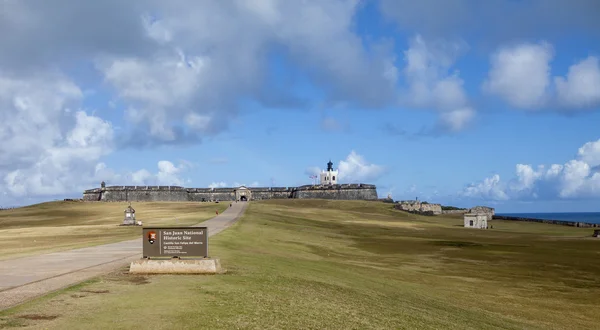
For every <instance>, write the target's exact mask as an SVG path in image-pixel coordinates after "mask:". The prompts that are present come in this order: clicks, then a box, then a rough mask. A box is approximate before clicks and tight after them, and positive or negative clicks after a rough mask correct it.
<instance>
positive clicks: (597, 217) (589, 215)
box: [496, 212, 600, 223]
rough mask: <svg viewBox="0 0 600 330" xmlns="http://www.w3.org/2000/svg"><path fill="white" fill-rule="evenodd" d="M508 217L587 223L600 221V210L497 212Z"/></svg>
mask: <svg viewBox="0 0 600 330" xmlns="http://www.w3.org/2000/svg"><path fill="white" fill-rule="evenodd" d="M496 215H503V216H506V217H521V218H532V219H544V220H563V221H577V222H587V223H600V212H565V213H497V214H496Z"/></svg>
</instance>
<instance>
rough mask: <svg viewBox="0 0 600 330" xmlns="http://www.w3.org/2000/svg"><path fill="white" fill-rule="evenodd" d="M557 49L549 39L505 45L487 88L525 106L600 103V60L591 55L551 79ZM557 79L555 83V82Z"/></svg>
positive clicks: (566, 106) (493, 62) (570, 106)
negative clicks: (564, 74) (565, 73)
mask: <svg viewBox="0 0 600 330" xmlns="http://www.w3.org/2000/svg"><path fill="white" fill-rule="evenodd" d="M553 57H554V49H553V47H552V46H551V45H550V44H548V43H547V42H540V43H523V44H517V45H511V46H504V47H501V48H500V49H499V50H498V51H496V52H495V53H494V54H493V55H492V56H491V68H490V71H489V73H488V77H487V79H486V80H485V82H484V83H483V86H482V88H483V90H484V91H485V92H487V93H489V94H491V95H496V96H498V97H500V98H502V99H504V100H506V102H508V103H509V104H510V105H512V106H515V107H517V108H521V109H529V110H536V109H541V108H554V109H560V108H563V109H569V110H577V109H587V108H590V107H593V106H597V105H600V61H599V60H598V58H597V57H594V56H590V57H588V58H586V59H584V60H582V61H580V62H578V63H575V64H573V65H572V66H570V67H569V70H568V73H567V76H566V78H565V77H560V76H556V77H554V79H553V80H551V79H550V74H551V72H550V71H551V66H550V63H551V61H552V59H553ZM552 82H554V84H552Z"/></svg>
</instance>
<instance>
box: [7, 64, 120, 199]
mask: <svg viewBox="0 0 600 330" xmlns="http://www.w3.org/2000/svg"><path fill="white" fill-rule="evenodd" d="M82 97H83V92H82V91H81V90H80V89H79V88H78V87H77V86H76V85H75V84H73V83H72V82H71V81H70V80H69V79H67V78H66V77H64V76H62V75H60V74H57V73H50V72H39V73H37V74H36V75H35V76H23V77H19V78H17V77H14V76H9V75H0V139H1V140H2V141H3V143H2V144H0V178H2V180H1V181H0V189H2V190H3V191H5V192H6V193H7V194H10V195H12V196H17V197H24V196H30V195H45V196H49V195H58V194H65V193H68V192H71V191H73V190H80V189H81V188H82V187H84V186H85V185H86V184H89V183H91V182H93V181H94V175H95V169H96V166H97V164H98V162H99V159H100V158H101V157H102V156H105V155H107V154H108V153H110V152H111V151H112V141H113V128H112V126H111V124H110V123H109V122H107V121H105V120H103V119H101V118H99V117H96V116H93V115H88V114H87V113H86V112H84V111H82V110H77V108H78V107H79V104H80V102H81V99H82Z"/></svg>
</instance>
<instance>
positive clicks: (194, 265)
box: [129, 258, 225, 274]
mask: <svg viewBox="0 0 600 330" xmlns="http://www.w3.org/2000/svg"><path fill="white" fill-rule="evenodd" d="M129 273H131V274H222V273H225V270H224V269H222V268H221V262H220V260H219V259H212V258H206V259H176V258H174V259H166V260H165V259H163V260H161V259H142V260H136V261H134V262H132V263H131V265H130V266H129Z"/></svg>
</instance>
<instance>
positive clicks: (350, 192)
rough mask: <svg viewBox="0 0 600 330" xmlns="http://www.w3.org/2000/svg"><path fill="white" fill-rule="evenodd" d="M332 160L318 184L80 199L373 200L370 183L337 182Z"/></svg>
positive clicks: (147, 189)
mask: <svg viewBox="0 0 600 330" xmlns="http://www.w3.org/2000/svg"><path fill="white" fill-rule="evenodd" d="M337 176H338V171H337V170H334V169H333V163H332V162H331V161H329V163H327V170H326V171H325V170H323V171H322V173H320V182H319V184H314V185H304V186H299V187H245V186H241V187H237V188H184V187H179V186H106V184H105V183H104V182H102V184H101V185H100V188H94V189H89V190H86V191H84V192H83V200H84V201H103V202H123V201H127V202H159V201H160V202H162V201H165V202H188V201H190V202H209V201H217V200H218V201H242V202H243V201H250V200H264V199H285V198H298V199H337V200H377V188H376V187H375V185H372V184H364V183H354V184H338V178H337Z"/></svg>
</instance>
